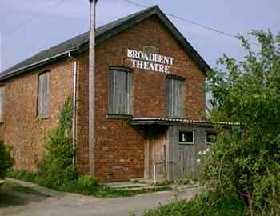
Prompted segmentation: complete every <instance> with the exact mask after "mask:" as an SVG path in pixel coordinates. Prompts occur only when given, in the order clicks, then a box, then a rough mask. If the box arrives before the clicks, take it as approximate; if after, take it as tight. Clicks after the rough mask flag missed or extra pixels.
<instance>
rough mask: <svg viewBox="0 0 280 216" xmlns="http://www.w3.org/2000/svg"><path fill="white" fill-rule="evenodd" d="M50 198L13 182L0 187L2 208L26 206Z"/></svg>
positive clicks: (0, 204)
mask: <svg viewBox="0 0 280 216" xmlns="http://www.w3.org/2000/svg"><path fill="white" fill-rule="evenodd" d="M48 197H50V195H47V194H43V193H41V192H39V191H36V190H34V189H32V188H30V187H24V186H21V185H19V184H16V183H13V182H6V183H5V184H4V185H2V186H1V187H0V208H1V207H9V206H24V205H27V204H28V203H29V202H40V201H43V200H44V199H46V198H48Z"/></svg>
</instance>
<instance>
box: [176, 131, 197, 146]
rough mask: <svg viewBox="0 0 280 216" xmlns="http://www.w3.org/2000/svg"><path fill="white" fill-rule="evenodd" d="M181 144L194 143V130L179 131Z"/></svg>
mask: <svg viewBox="0 0 280 216" xmlns="http://www.w3.org/2000/svg"><path fill="white" fill-rule="evenodd" d="M179 144H194V133H193V131H179Z"/></svg>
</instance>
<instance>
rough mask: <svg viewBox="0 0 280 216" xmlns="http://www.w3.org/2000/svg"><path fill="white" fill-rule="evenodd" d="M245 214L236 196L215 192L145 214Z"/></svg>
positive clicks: (200, 215) (234, 215)
mask: <svg viewBox="0 0 280 216" xmlns="http://www.w3.org/2000/svg"><path fill="white" fill-rule="evenodd" d="M243 215H244V216H245V208H244V205H243V203H242V202H241V201H239V200H238V199H237V198H236V197H231V198H228V197H220V196H218V195H217V194H215V193H204V194H201V195H199V196H197V197H196V198H194V199H193V200H192V201H190V202H187V201H178V202H173V203H170V204H168V205H165V206H161V207H160V208H158V209H156V210H150V211H148V212H146V213H145V215H144V216H243Z"/></svg>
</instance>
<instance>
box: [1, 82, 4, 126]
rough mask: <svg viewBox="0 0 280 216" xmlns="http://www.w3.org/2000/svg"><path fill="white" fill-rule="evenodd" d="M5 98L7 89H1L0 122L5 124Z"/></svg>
mask: <svg viewBox="0 0 280 216" xmlns="http://www.w3.org/2000/svg"><path fill="white" fill-rule="evenodd" d="M4 97H5V87H3V86H1V87H0V122H4Z"/></svg>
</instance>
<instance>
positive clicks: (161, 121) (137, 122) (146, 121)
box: [130, 118, 213, 127]
mask: <svg viewBox="0 0 280 216" xmlns="http://www.w3.org/2000/svg"><path fill="white" fill-rule="evenodd" d="M130 124H131V125H133V126H153V125H154V126H155V125H158V126H173V125H186V124H191V125H197V126H205V127H209V126H212V125H213V124H211V123H210V122H208V121H204V120H190V119H185V118H132V119H131V120H130Z"/></svg>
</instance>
